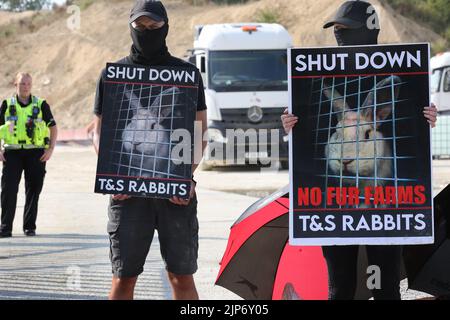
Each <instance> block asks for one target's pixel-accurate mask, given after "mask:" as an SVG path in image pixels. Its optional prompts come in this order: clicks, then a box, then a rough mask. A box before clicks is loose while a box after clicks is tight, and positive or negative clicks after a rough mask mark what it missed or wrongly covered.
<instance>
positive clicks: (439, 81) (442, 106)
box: [430, 52, 450, 114]
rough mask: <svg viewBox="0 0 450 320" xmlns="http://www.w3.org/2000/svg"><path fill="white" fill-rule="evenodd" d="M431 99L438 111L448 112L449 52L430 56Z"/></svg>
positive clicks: (449, 103)
mask: <svg viewBox="0 0 450 320" xmlns="http://www.w3.org/2000/svg"><path fill="white" fill-rule="evenodd" d="M430 64H431V72H432V73H431V101H432V102H433V103H434V104H436V106H438V108H439V113H441V114H450V52H445V53H440V54H437V55H436V56H434V57H433V58H431V61H430Z"/></svg>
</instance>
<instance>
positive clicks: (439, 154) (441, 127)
mask: <svg viewBox="0 0 450 320" xmlns="http://www.w3.org/2000/svg"><path fill="white" fill-rule="evenodd" d="M432 148H433V158H434V159H449V158H450V114H441V115H439V116H438V121H437V123H436V127H435V128H434V129H433V130H432Z"/></svg>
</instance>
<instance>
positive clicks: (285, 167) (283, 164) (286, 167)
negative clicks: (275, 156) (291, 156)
mask: <svg viewBox="0 0 450 320" xmlns="http://www.w3.org/2000/svg"><path fill="white" fill-rule="evenodd" d="M280 165H281V169H283V170H289V160H281V161H280Z"/></svg>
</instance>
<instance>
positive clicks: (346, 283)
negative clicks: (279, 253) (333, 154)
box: [281, 1, 437, 300]
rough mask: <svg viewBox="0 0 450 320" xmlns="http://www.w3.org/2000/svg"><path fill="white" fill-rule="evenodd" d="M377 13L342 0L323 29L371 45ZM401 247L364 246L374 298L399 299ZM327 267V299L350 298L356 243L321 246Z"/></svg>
mask: <svg viewBox="0 0 450 320" xmlns="http://www.w3.org/2000/svg"><path fill="white" fill-rule="evenodd" d="M378 21H379V20H378V16H377V13H376V12H375V9H374V8H373V6H372V5H371V4H370V3H368V2H365V1H346V2H345V3H343V4H342V5H341V6H340V8H339V9H338V11H337V13H336V14H335V16H334V17H333V18H332V19H331V20H330V21H328V22H327V23H326V24H325V25H324V28H329V27H334V33H335V37H336V41H337V43H338V45H339V46H347V45H375V44H377V43H378V35H379V32H380V29H379V24H378ZM424 116H425V118H426V119H427V120H428V122H429V123H430V125H431V126H432V127H434V126H435V123H436V120H437V119H436V117H437V109H436V107H435V106H434V105H432V106H431V107H425V110H424ZM281 119H282V121H283V126H284V129H285V131H286V132H287V133H288V132H289V131H290V130H291V129H292V128H293V127H294V126H295V124H296V123H297V122H298V118H297V117H296V116H295V115H292V114H287V110H286V111H285V114H284V115H282V117H281ZM401 249H402V247H401V246H366V250H367V257H368V260H369V265H376V266H378V267H379V268H380V271H381V287H380V288H379V289H375V290H372V293H373V295H374V298H375V299H376V300H399V299H400V288H399V285H400V266H401V259H402V250H401ZM322 250H323V254H324V257H325V259H326V262H327V266H328V278H329V299H331V300H352V299H353V298H354V295H355V291H356V280H357V276H356V274H357V261H358V250H359V247H358V246H324V247H323V248H322Z"/></svg>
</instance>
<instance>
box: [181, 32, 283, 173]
mask: <svg viewBox="0 0 450 320" xmlns="http://www.w3.org/2000/svg"><path fill="white" fill-rule="evenodd" d="M291 46H292V39H291V36H290V35H289V33H288V32H287V30H286V29H285V28H284V27H283V26H281V25H279V24H265V23H241V24H212V25H204V26H196V31H195V41H194V49H193V50H192V56H191V57H190V59H189V60H190V61H191V62H193V63H194V64H196V65H197V67H198V68H199V69H200V71H201V74H202V78H203V81H204V84H205V97H206V103H207V106H208V111H207V112H208V120H209V121H208V128H209V139H210V141H209V144H210V146H211V145H212V144H215V147H214V148H215V149H216V148H217V149H220V148H222V150H223V154H225V150H226V149H227V148H229V147H230V145H234V146H232V148H234V149H235V150H236V148H240V147H244V148H245V152H244V153H241V155H239V152H235V153H234V159H233V161H234V162H235V163H238V164H239V163H243V161H245V163H248V162H252V161H253V162H254V161H258V162H267V160H269V161H274V160H275V161H280V162H281V164H282V165H283V166H286V165H287V161H288V147H287V143H286V142H284V141H283V136H284V133H283V131H282V130H281V128H282V124H281V120H280V116H281V114H282V112H283V110H284V109H285V108H286V107H287V105H288V93H287V89H288V81H287V80H288V79H287V49H288V48H290V47H291ZM235 129H242V130H244V132H249V131H250V130H253V132H257V133H258V134H261V133H262V132H264V130H262V129H267V130H269V131H268V132H269V133H270V130H272V129H277V130H279V138H278V139H271V138H270V136H269V138H268V142H267V145H266V146H262V144H264V143H261V140H260V141H259V142H258V143H257V144H258V147H257V148H255V147H256V146H255V141H251V140H252V139H250V138H249V139H246V141H244V142H243V141H240V142H239V141H238V140H236V139H235V138H234V137H231V138H230V137H229V136H228V137H227V131H230V130H235ZM231 140H232V141H231ZM248 140H250V141H248ZM275 140H276V141H275ZM274 147H278V148H279V152H278V154H275V153H273V152H271V150H272V149H273V148H274ZM222 160H223V158H222V157H221V156H217V154H213V155H211V154H209V153H207V155H206V158H205V162H206V164H207V166H208V164H209V165H224V164H232V163H233V161H231V162H230V160H231V159H227V160H228V162H225V161H222Z"/></svg>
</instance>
